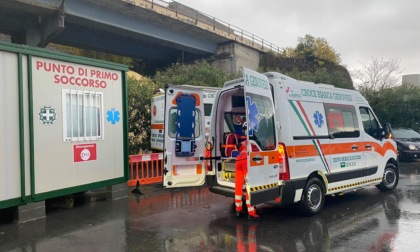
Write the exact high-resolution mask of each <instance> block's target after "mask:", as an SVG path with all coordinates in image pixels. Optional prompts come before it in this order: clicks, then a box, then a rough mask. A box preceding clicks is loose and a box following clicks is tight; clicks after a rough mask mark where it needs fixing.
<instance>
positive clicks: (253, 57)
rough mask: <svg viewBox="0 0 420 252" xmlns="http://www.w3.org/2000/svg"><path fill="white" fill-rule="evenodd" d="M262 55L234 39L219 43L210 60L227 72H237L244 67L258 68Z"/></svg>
mask: <svg viewBox="0 0 420 252" xmlns="http://www.w3.org/2000/svg"><path fill="white" fill-rule="evenodd" d="M260 56H261V52H259V51H257V50H255V49H253V48H250V47H247V46H245V45H242V44H239V43H237V42H234V41H233V42H228V43H225V44H220V45H218V47H217V48H216V51H215V53H214V55H213V56H212V59H211V60H210V62H211V63H212V64H213V65H214V66H217V67H219V68H221V69H223V70H224V71H225V72H228V73H233V74H236V73H238V72H239V71H240V69H241V68H242V67H246V68H249V69H252V70H257V68H258V66H259V64H260Z"/></svg>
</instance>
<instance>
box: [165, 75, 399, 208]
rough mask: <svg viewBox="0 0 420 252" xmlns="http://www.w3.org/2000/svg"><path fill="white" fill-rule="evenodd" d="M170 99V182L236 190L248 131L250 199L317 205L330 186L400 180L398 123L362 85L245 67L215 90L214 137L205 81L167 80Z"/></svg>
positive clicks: (339, 189)
mask: <svg viewBox="0 0 420 252" xmlns="http://www.w3.org/2000/svg"><path fill="white" fill-rule="evenodd" d="M165 99H166V102H165V104H166V105H165V134H164V136H165V146H164V161H165V164H164V180H163V183H164V186H165V187H167V188H172V187H183V186H200V185H203V184H204V183H207V185H208V187H209V189H210V191H212V192H214V193H217V194H221V195H225V196H228V197H232V198H233V197H234V188H235V159H236V155H237V153H238V150H237V146H238V143H240V142H241V141H244V140H248V141H247V150H248V155H247V163H248V174H247V177H246V180H245V181H246V183H245V186H244V190H246V191H247V192H249V196H250V202H251V205H256V204H260V203H275V204H282V205H284V204H291V203H298V204H300V206H301V209H302V212H303V213H304V214H307V215H313V214H317V213H319V212H320V211H321V209H322V208H323V204H324V200H325V196H326V195H339V194H342V193H344V192H349V191H354V190H357V189H360V188H363V187H365V186H371V185H375V186H376V187H378V189H380V190H382V191H389V190H393V189H394V188H395V187H396V186H397V184H398V178H399V171H398V164H397V161H396V160H397V155H396V144H395V142H394V141H393V140H392V139H389V138H388V136H389V132H390V127H389V125H388V124H385V125H384V126H382V125H381V124H380V123H379V121H378V120H377V118H376V117H375V115H374V113H373V111H372V110H371V108H370V106H369V104H368V103H367V101H366V100H365V98H364V97H363V96H362V95H360V93H359V92H357V91H354V90H347V89H340V88H335V87H334V86H332V85H325V84H314V83H309V82H302V81H298V80H295V79H292V78H290V77H288V76H285V75H282V74H279V73H265V74H259V73H257V72H254V71H251V70H249V69H244V76H243V78H241V79H237V80H232V81H228V82H226V83H225V84H224V87H223V89H222V90H220V91H218V92H217V93H216V95H215V100H214V105H213V110H212V116H211V122H212V124H211V130H210V135H209V136H208V137H205V134H204V116H203V115H204V107H203V100H202V92H201V91H200V89H198V88H194V87H182V86H167V87H166V90H165ZM240 124H242V125H241V126H240ZM166 126H168V127H166ZM242 128H244V130H242ZM244 195H245V194H244Z"/></svg>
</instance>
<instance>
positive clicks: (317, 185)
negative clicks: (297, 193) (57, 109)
mask: <svg viewBox="0 0 420 252" xmlns="http://www.w3.org/2000/svg"><path fill="white" fill-rule="evenodd" d="M324 192H325V189H324V185H323V184H322V182H321V181H320V180H319V179H318V178H311V179H309V180H308V182H306V185H305V188H304V189H303V194H302V199H301V201H300V202H299V204H300V210H301V214H303V215H305V216H312V215H316V214H319V213H320V212H321V210H322V207H323V206H324V201H325V193H324Z"/></svg>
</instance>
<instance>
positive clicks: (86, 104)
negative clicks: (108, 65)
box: [62, 89, 104, 142]
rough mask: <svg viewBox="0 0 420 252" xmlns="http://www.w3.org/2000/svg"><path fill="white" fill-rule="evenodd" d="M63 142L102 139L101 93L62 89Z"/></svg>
mask: <svg viewBox="0 0 420 252" xmlns="http://www.w3.org/2000/svg"><path fill="white" fill-rule="evenodd" d="M62 98H63V141H64V142H78V141H92V140H98V139H103V138H104V134H103V124H104V122H103V116H102V115H103V93H101V92H90V91H80V90H79V91H78V90H69V89H64V90H63V91H62Z"/></svg>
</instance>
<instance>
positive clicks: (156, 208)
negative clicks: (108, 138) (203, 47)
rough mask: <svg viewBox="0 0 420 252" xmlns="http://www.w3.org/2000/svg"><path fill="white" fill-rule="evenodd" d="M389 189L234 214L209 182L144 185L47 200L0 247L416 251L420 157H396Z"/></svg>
mask: <svg viewBox="0 0 420 252" xmlns="http://www.w3.org/2000/svg"><path fill="white" fill-rule="evenodd" d="M399 167H400V181H399V185H398V187H397V189H396V190H395V191H394V192H387V193H383V192H379V191H378V190H377V189H376V188H375V187H369V188H366V189H363V190H359V191H356V192H353V193H348V194H345V195H343V196H336V197H327V199H326V202H325V205H324V209H323V212H322V213H321V214H319V215H317V216H313V217H302V216H300V215H299V214H297V211H296V210H297V209H296V207H295V206H293V205H292V206H287V207H276V206H272V205H268V204H262V205H258V208H257V211H258V213H259V214H260V216H261V218H260V220H259V221H248V220H247V219H246V218H243V219H237V218H236V217H235V216H234V214H233V213H232V211H231V209H232V208H231V207H232V202H233V200H232V199H231V198H226V197H224V196H220V195H215V194H212V193H210V192H209V191H208V189H207V188H206V187H200V188H187V189H185V188H184V189H165V188H162V187H161V186H160V185H148V186H141V187H140V189H141V191H142V192H143V193H144V194H143V195H137V194H132V193H130V192H128V193H127V197H123V198H120V199H116V200H109V199H108V200H107V199H105V198H101V197H98V198H97V199H96V201H94V202H91V201H85V198H86V197H85V196H80V195H79V197H76V198H75V201H74V204H72V206H68V205H66V204H64V203H63V202H60V201H57V202H48V206H49V207H48V209H47V216H46V218H42V219H38V220H35V221H29V222H26V223H16V222H15V221H11V220H8V219H7V218H4V216H2V217H3V218H0V219H1V222H0V251H2V252H5V251H42V252H44V251H46V252H48V251H77V252H81V251H420V238H419V236H420V161H414V162H407V163H400V166H399Z"/></svg>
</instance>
